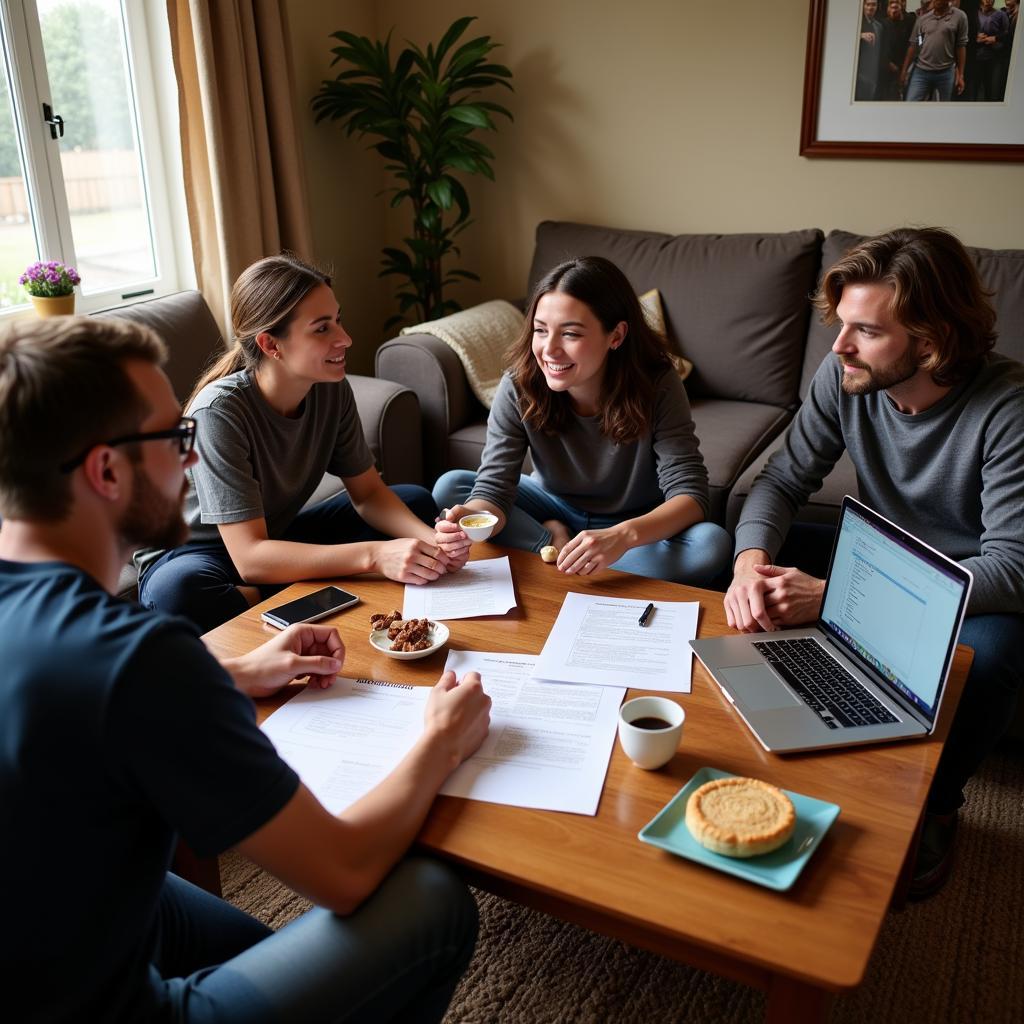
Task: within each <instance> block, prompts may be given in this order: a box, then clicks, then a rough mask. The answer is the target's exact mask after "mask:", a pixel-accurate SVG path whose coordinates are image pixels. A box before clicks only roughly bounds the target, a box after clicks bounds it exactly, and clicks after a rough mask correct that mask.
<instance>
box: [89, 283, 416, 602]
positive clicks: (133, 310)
mask: <svg viewBox="0 0 1024 1024" xmlns="http://www.w3.org/2000/svg"><path fill="white" fill-rule="evenodd" d="M95 315H96V316H116V317H121V318H123V319H126V320H133V321H135V322H137V323H142V324H145V325H146V326H147V327H151V328H152V329H153V330H154V331H156V333H157V334H159V335H160V337H161V338H163V340H164V341H165V342H166V343H167V347H168V350H169V355H168V361H167V367H166V369H167V374H168V376H169V377H170V379H171V383H172V384H173V385H174V390H175V393H176V394H177V396H178V398H180V399H181V400H182V401H183V402H184V401H185V400H186V399H187V398H188V396H189V394H190V392H191V391H192V385H193V384H194V383H195V381H196V380H197V378H198V377H199V374H200V372H201V370H202V369H203V367H204V366H205V365H206V364H207V362H208V361H209V360H210V358H211V357H212V356H213V355H214V354H215V353H218V352H219V351H220V350H221V348H222V341H221V336H220V329H219V328H218V327H217V322H216V321H215V320H214V318H213V314H212V313H211V312H210V307H209V306H207V304H206V300H205V299H204V298H203V297H202V295H201V294H200V293H199V292H197V291H185V292H178V293H176V294H174V295H166V296H163V297H162V298H158V299H149V300H148V301H146V302H138V303H136V304H135V305H132V306H119V307H118V308H116V309H109V310H104V311H102V312H100V313H97V314H95ZM348 379H349V382H350V383H351V385H352V390H353V392H354V394H355V397H356V403H357V405H358V407H359V418H360V420H361V421H362V425H363V432H364V433H365V434H366V440H367V442H368V443H369V445H370V449H371V451H372V452H373V455H374V458H375V459H376V461H377V468H378V469H379V470H380V472H381V475H382V476H383V477H384V479H385V480H386V481H387V482H388V483H389V484H400V483H421V482H422V480H423V467H422V463H421V456H420V453H421V450H422V446H421V441H420V410H419V401H418V399H417V398H416V395H415V394H414V393H413V392H412V391H410V390H409V389H408V388H405V387H403V386H402V385H400V384H396V383H394V382H392V381H389V380H382V379H378V378H376V377H360V376H357V375H350V376H349V378H348ZM340 488H341V481H340V480H338V479H337V478H336V477H325V478H324V481H323V482H322V483H321V486H320V487H319V488H318V489H317V492H316V494H315V495H314V496H313V498H311V499H310V500H311V501H314V500H320V499H322V498H326V497H329V496H330V495H331V494H332V493H335V492H336V491H338V490H339V489H340ZM135 584H136V578H135V570H134V568H133V567H131V566H128V567H126V568H125V570H124V572H123V573H122V575H121V580H120V584H119V592H120V593H122V594H131V593H133V592H134V590H135Z"/></svg>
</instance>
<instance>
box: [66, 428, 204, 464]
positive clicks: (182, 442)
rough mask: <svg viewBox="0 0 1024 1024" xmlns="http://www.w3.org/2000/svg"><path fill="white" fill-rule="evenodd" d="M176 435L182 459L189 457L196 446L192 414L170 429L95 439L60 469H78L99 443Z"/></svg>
mask: <svg viewBox="0 0 1024 1024" xmlns="http://www.w3.org/2000/svg"><path fill="white" fill-rule="evenodd" d="M175 437H176V438H177V439H178V450H179V451H180V452H181V457H182V459H186V458H188V455H189V453H190V452H191V451H192V449H193V448H194V447H195V446H196V421H195V420H194V419H192V417H191V416H182V418H181V422H180V423H179V424H178V425H177V426H176V427H171V428H170V429H169V430H148V431H146V432H145V433H142V434H123V435H122V436H121V437H112V438H111V439H110V440H109V441H95V442H94V443H93V444H91V445H89V447H88V448H86V449H85V451H83V452H82V453H81V454H79V455H76V456H75V457H74V458H73V459H69V460H68V461H67V462H65V463H64V464H63V465H61V466H60V471H61V472H62V473H70V472H71V471H72V470H73V469H77V468H78V467H79V466H80V465H81V464H82V463H83V462H85V457H86V456H87V455H88V454H89V452H91V451H92V450H93V448H95V447H96V445H98V444H105V445H106V446H107V447H108V448H116V447H117V446H118V445H119V444H132V443H133V442H135V441H170V440H171V439H172V438H175Z"/></svg>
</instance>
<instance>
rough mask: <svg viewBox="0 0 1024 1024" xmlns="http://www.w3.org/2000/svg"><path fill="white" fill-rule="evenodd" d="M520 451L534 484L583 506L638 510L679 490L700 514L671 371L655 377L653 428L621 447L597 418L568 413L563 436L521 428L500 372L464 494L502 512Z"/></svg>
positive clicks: (691, 439)
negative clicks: (467, 491) (477, 458)
mask: <svg viewBox="0 0 1024 1024" xmlns="http://www.w3.org/2000/svg"><path fill="white" fill-rule="evenodd" d="M527 451H529V453H530V457H531V458H532V459H533V466H534V469H533V474H532V475H533V478H534V479H535V480H536V481H537V483H538V484H540V486H541V487H543V488H544V489H545V490H546V491H548V492H549V493H551V494H555V495H557V496H558V497H560V498H562V499H563V500H565V501H567V502H568V503H569V504H570V505H574V506H575V507H576V508H579V509H582V510H584V511H586V512H592V513H596V514H599V515H624V516H625V515H638V514H641V513H643V512H648V511H650V510H651V509H652V508H654V507H656V506H657V505H660V504H661V503H662V502H663V501H667V500H668V499H669V498H674V497H676V496H677V495H680V494H686V495H689V496H690V497H691V498H693V499H694V500H695V501H696V502H697V504H699V505H700V507H701V508H702V509H703V510H704V514H705V515H707V511H708V473H707V469H706V468H705V466H704V460H703V459H702V458H701V454H700V447H699V445H698V442H697V436H696V434H695V433H694V429H693V418H692V417H691V415H690V403H689V402H688V401H687V398H686V390H685V388H684V387H683V382H682V381H681V380H680V379H679V375H678V374H677V373H676V372H675V371H674V370H668V371H666V373H665V374H664V375H663V376H662V377H661V378H660V379H659V381H658V383H657V394H656V397H655V403H654V416H653V429H652V431H651V432H650V433H648V434H647V435H645V436H644V437H641V438H639V439H638V440H636V441H634V442H632V443H630V444H623V445H619V444H615V443H614V442H613V441H610V440H609V439H608V438H606V437H604V436H603V435H602V434H601V431H600V419H599V417H597V416H577V415H575V414H573V415H572V417H571V421H570V423H569V427H568V429H567V430H566V431H565V432H564V433H562V434H554V435H552V434H545V433H542V432H541V431H539V430H535V429H534V428H533V427H531V426H528V425H527V424H525V423H524V422H523V420H522V417H521V416H520V414H519V397H518V395H517V393H516V387H515V384H514V383H513V382H512V377H511V375H510V374H508V373H506V374H505V375H504V377H502V379H501V383H500V384H499V385H498V391H497V394H496V395H495V396H494V404H493V405H492V406H491V414H490V417H489V418H488V420H487V442H486V444H485V445H484V451H483V455H482V456H481V459H480V469H479V471H478V472H477V477H476V483H475V484H474V486H473V493H472V495H471V497H472V498H482V499H484V500H486V501H489V502H492V503H493V504H495V505H497V506H498V508H500V509H501V510H502V511H503V512H504V513H505V514H506V515H507V514H508V512H509V510H510V509H511V508H512V505H513V504H514V502H515V496H516V487H517V485H518V483H519V474H520V472H521V470H522V465H523V459H524V457H525V456H526V453H527Z"/></svg>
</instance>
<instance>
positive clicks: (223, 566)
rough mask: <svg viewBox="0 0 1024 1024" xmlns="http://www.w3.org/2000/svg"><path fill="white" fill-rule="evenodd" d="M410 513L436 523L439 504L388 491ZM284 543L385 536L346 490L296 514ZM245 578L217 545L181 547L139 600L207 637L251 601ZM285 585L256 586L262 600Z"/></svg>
mask: <svg viewBox="0 0 1024 1024" xmlns="http://www.w3.org/2000/svg"><path fill="white" fill-rule="evenodd" d="M391 490H392V491H394V492H395V494H397V495H398V497H399V498H401V499H402V501H403V502H405V504H406V505H407V506H408V507H409V509H410V510H411V511H412V513H413V514H414V515H415V516H416V517H417V518H419V519H421V520H423V522H425V523H427V524H428V525H429V526H433V525H434V519H435V518H436V516H437V506H436V505H435V504H434V500H433V498H431V497H430V492H429V491H427V490H426V488H423V487H418V486H416V485H415V484H399V485H397V486H396V487H392V488H391ZM281 539H282V540H290V541H298V542H300V543H303V544H338V543H353V542H355V541H366V540H388V539H389V538H388V537H387V536H385V535H384V534H383V533H380V532H379V531H378V530H375V529H374V528H373V527H372V526H368V525H367V524H366V523H365V522H364V521H363V520H362V519H361V518H360V517H359V513H358V512H356V510H355V508H354V507H353V505H352V499H351V498H349V496H348V494H346V493H345V492H344V491H342V492H340V493H339V494H335V495H334V496H333V497H330V498H327V499H325V500H324V501H321V502H319V503H318V504H316V505H313V506H312V507H311V508H308V509H306V510H305V511H303V512H300V513H299V514H298V515H297V516H296V517H295V520H294V522H293V523H292V524H291V526H289V527H288V529H287V530H286V531H285V533H284V536H283V537H282V538H281ZM242 585H244V580H243V579H242V577H241V576H240V575H239V574H238V570H237V569H236V568H235V565H234V562H232V561H231V556H230V555H229V554H228V550H227V548H226V547H224V544H223V543H222V542H221V541H219V540H217V541H208V542H197V543H194V544H183V545H182V546H181V547H178V548H172V549H171V550H170V551H167V552H165V553H164V554H163V555H161V556H160V558H158V559H157V560H156V561H155V562H154V563H153V564H152V565H151V566H150V567H149V569H147V570H146V574H145V575H144V576H143V577H142V580H141V581H140V583H139V601H140V602H141V603H142V604H143V605H144V606H145V607H146V608H152V609H156V610H157V611H162V612H167V613H168V614H169V615H183V616H184V617H185V618H187V619H191V620H192V621H193V622H194V623H195V624H196V625H197V626H198V627H199V630H200V632H202V633H206V632H208V631H209V630H211V629H213V628H214V627H216V626H219V625H220V624H221V623H222V622H227V621H228V619H233V618H234V617H235V616H236V615H241V614H242V612H244V611H245V610H246V609H247V608H248V607H249V603H248V601H246V599H245V598H244V597H243V596H242V594H241V593H240V592H239V590H238V588H239V587H240V586H242ZM286 586H287V584H286V583H274V584H265V585H262V586H260V587H259V592H260V597H261V598H262V599H266V598H268V597H273V595H274V594H276V593H277V592H278V591H280V590H283V589H284V587H286Z"/></svg>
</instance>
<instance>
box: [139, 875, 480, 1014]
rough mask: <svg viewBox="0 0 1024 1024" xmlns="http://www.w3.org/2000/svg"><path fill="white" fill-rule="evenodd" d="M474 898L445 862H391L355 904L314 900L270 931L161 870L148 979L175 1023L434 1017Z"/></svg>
mask: <svg viewBox="0 0 1024 1024" xmlns="http://www.w3.org/2000/svg"><path fill="white" fill-rule="evenodd" d="M477 924H478V921H477V911H476V903H475V902H474V901H473V897H472V896H471V895H470V894H469V891H468V890H467V889H466V887H465V885H463V883H462V882H461V881H460V880H459V879H458V877H457V876H456V875H455V874H454V873H453V872H452V871H451V870H450V869H449V868H447V867H445V866H443V865H441V864H439V863H437V862H435V861H431V860H427V859H425V858H409V859H407V860H404V861H402V862H400V863H399V864H398V866H397V867H396V868H395V869H394V870H393V871H392V872H391V874H390V875H389V876H388V877H387V878H386V879H385V880H384V881H383V883H381V886H380V888H379V889H378V890H377V891H376V892H375V893H374V894H373V895H372V896H371V897H370V898H369V899H368V900H367V901H366V902H365V903H363V904H362V905H361V906H360V907H359V908H358V909H357V910H356V911H355V912H354V913H352V914H350V915H348V916H347V917H339V916H337V915H336V914H332V913H331V912H330V911H327V910H323V909H322V908H314V909H313V910H311V911H309V912H308V913H306V914H304V915H303V916H302V917H300V918H298V920H296V921H293V922H292V923H291V924H289V925H286V926H285V927H284V928H282V929H281V930H280V931H279V932H276V933H275V932H273V931H271V930H270V929H269V928H267V927H266V926H265V925H263V924H261V923H260V922H259V921H257V920H256V919H255V918H253V917H250V916H249V915H248V914H245V913H243V912H242V911H241V910H238V909H237V908H235V907H233V906H231V904H229V903H226V902H225V901H224V900H221V899H218V898H217V897H215V896H211V895H210V894H209V893H207V892H205V891H204V890H202V889H199V888H197V887H196V886H194V885H191V884H190V883H188V882H186V881H183V880H182V879H180V878H178V877H177V876H176V875H170V874H169V875H168V876H167V879H166V881H165V883H164V889H163V892H162V893H161V897H160V906H159V910H158V916H157V922H156V929H157V955H156V957H155V961H154V963H153V965H152V969H151V971H150V977H149V984H150V985H151V986H152V987H153V989H154V995H155V997H156V1000H157V1002H158V1004H159V1005H161V1009H162V1011H163V1012H162V1013H161V1014H160V1017H161V1019H168V1020H175V1021H181V1022H184V1024H213V1022H215V1021H216V1022H220V1024H230V1022H238V1024H243V1022H244V1024H271V1022H275V1024H281V1022H284V1021H287V1022H289V1024H291V1022H296V1024H302V1022H310V1024H313V1022H321V1021H367V1022H374V1024H376V1022H378V1021H391V1020H402V1021H424V1022H426V1021H440V1020H441V1018H442V1017H443V1016H444V1013H445V1010H446V1009H447V1008H448V1003H449V1002H450V1000H451V997H452V993H453V992H454V991H455V986H456V985H457V984H458V982H459V979H460V978H461V977H462V973H463V972H464V971H465V969H466V967H467V965H468V964H469V961H470V958H471V957H472V955H473V947H474V945H475V943H476V932H477Z"/></svg>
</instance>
